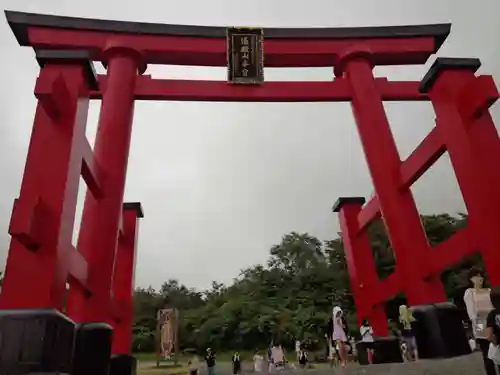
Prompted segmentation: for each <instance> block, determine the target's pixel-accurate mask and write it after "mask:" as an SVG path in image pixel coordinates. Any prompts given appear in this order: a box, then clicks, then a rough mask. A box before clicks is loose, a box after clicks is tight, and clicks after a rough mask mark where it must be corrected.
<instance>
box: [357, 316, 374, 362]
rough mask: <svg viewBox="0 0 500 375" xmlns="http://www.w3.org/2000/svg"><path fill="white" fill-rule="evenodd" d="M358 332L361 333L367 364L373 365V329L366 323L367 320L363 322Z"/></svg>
mask: <svg viewBox="0 0 500 375" xmlns="http://www.w3.org/2000/svg"><path fill="white" fill-rule="evenodd" d="M359 332H360V333H361V342H363V344H364V345H365V347H366V353H367V355H368V363H370V364H371V363H373V343H374V339H373V328H372V326H371V325H370V324H369V323H368V320H366V319H365V320H363V325H362V326H361V327H360V328H359Z"/></svg>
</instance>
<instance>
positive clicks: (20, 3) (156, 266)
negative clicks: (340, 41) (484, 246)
mask: <svg viewBox="0 0 500 375" xmlns="http://www.w3.org/2000/svg"><path fill="white" fill-rule="evenodd" d="M1 4H2V6H3V8H5V9H10V10H19V11H26V12H38V13H50V14H58V15H67V16H76V17H93V18H107V19H115V20H127V21H149V22H163V23H175V24H191V25H232V26H234V25H237V26H247V25H251V26H275V27H294V26H296V27H309V26H311V27H314V26H315V27H327V26H330V27H335V26H370V25H404V24H422V23H439V22H452V24H453V26H452V31H451V35H450V37H449V38H448V40H447V42H446V43H445V44H444V45H443V47H442V48H441V50H440V52H439V55H440V56H449V57H478V58H480V59H481V60H482V62H483V67H482V68H481V72H487V73H489V74H493V75H494V77H495V78H496V80H497V82H498V81H500V43H499V39H498V38H499V37H500V23H498V15H499V14H500V2H499V1H498V0H479V1H477V2H472V1H468V0H439V1H436V0H418V1H414V0H405V1H402V0H377V1H374V0H350V1H338V0H308V1H304V0H252V1H241V0H183V1H159V0H156V1H152V0H141V1H118V0H113V1H111V0H107V1H102V0H101V1H97V0H88V1H85V2H79V1H69V0H59V1H58V0H43V1H42V0H32V1H27V0H3V1H2V2H1ZM2 17H3V15H2ZM0 45H1V47H2V50H1V56H2V58H1V60H0V99H1V101H0V166H1V172H2V183H1V185H0V267H3V265H4V263H5V257H6V254H7V249H8V243H9V236H8V234H7V229H8V223H9V220H10V213H11V209H12V203H13V199H14V198H15V197H17V195H18V192H19V187H20V183H21V178H22V171H23V168H24V163H25V158H26V152H27V148H28V142H29V138H30V133H31V127H32V119H33V112H34V108H35V105H36V102H35V99H34V96H33V94H32V92H33V85H34V82H35V79H36V76H37V73H38V66H37V64H36V61H35V59H34V56H33V52H32V50H30V49H29V48H21V47H19V46H18V45H17V42H16V40H15V39H14V36H13V34H12V32H11V31H10V29H9V27H8V25H7V23H6V22H5V21H0ZM433 59H434V58H431V60H430V61H429V63H428V64H427V65H426V66H417V67H392V68H391V67H389V68H383V69H380V68H377V69H376V74H377V75H387V76H388V77H389V78H390V79H395V80H420V79H421V77H422V76H423V75H424V74H425V72H426V71H427V68H428V66H429V65H430V63H431V62H432V60H433ZM99 68H100V69H101V70H102V67H100V66H99ZM148 73H149V74H152V75H153V77H154V78H173V77H176V78H191V79H220V80H224V79H225V69H224V68H201V67H156V66H154V67H149V69H148ZM265 76H266V79H267V80H285V81H293V80H320V81H322V80H330V79H331V76H332V69H329V68H325V69H272V70H270V69H266V72H265ZM499 108H500V107H499V106H497V107H495V108H494V109H493V114H494V118H495V119H496V120H497V122H499V123H500V109H499ZM386 109H387V111H388V116H389V119H390V120H391V124H392V129H393V132H394V135H395V138H396V141H397V143H398V148H399V151H400V154H401V157H402V158H405V157H406V156H408V154H409V153H410V152H411V151H412V150H413V149H414V148H415V146H416V145H417V144H418V143H419V142H420V141H421V140H422V139H423V138H424V136H425V135H426V134H427V133H428V132H429V131H430V130H431V128H432V126H433V112H432V109H431V107H430V105H429V104H428V103H390V104H386ZM98 110H99V103H98V102H93V104H92V106H91V112H90V116H89V123H88V127H87V136H88V138H89V140H90V142H91V143H93V141H94V134H95V131H96V121H97V116H98ZM133 129H134V130H133V140H132V150H131V154H130V161H129V170H128V178H127V188H126V193H125V200H127V201H141V202H142V204H143V207H144V211H145V218H144V219H143V220H142V222H141V228H140V240H139V256H138V263H137V273H136V275H137V284H138V285H139V286H148V285H153V286H154V287H158V286H159V285H160V284H161V283H162V282H163V281H164V280H166V279H168V278H178V279H179V280H180V281H181V282H182V283H185V284H186V285H188V286H192V287H196V288H205V287H207V286H209V285H210V282H211V281H212V280H217V281H222V282H230V281H231V280H232V278H233V277H236V276H237V275H238V274H239V270H240V269H241V268H244V267H247V266H250V265H252V264H255V263H259V262H264V261H265V260H266V259H267V254H268V250H269V248H270V246H272V245H273V244H275V243H278V242H279V241H280V238H281V236H282V235H283V234H285V233H287V232H289V231H301V232H309V233H311V234H313V235H315V236H318V237H319V238H320V239H331V238H334V237H335V234H336V233H337V231H338V230H339V227H338V222H337V219H336V217H335V215H334V214H333V213H332V212H331V206H332V203H333V202H334V201H335V199H337V197H339V196H359V195H362V196H368V195H370V194H371V191H372V187H371V181H370V176H369V174H368V170H367V167H366V163H365V160H364V157H363V154H362V150H361V145H360V142H359V140H358V136H357V133H356V128H355V124H354V122H353V119H352V114H351V109H350V106H349V104H347V103H345V104H344V103H340V104H339V103H308V104H304V103H296V104H295V103H291V104H267V103H234V104H231V103H188V102H163V103H160V102H158V103H155V102H139V103H137V104H136V111H135V121H134V128H133ZM83 189H84V184H83V182H82V183H81V186H80V196H79V202H80V203H79V208H78V215H80V214H81V206H82V200H83V195H84V193H83V192H84V190H83ZM413 191H414V194H415V197H416V201H417V204H418V207H419V209H420V212H422V213H439V212H450V213H456V212H464V211H465V208H464V204H463V200H462V197H461V195H460V192H459V190H458V186H457V183H456V179H455V177H454V175H453V172H452V170H451V165H450V162H449V160H448V159H447V158H445V157H443V158H442V159H441V160H440V161H438V163H437V164H436V165H435V167H434V168H433V169H432V170H431V171H429V172H428V173H426V174H425V175H424V177H423V178H422V179H421V180H419V182H418V183H417V184H415V186H414V188H413ZM77 227H78V224H77ZM75 232H76V229H75Z"/></svg>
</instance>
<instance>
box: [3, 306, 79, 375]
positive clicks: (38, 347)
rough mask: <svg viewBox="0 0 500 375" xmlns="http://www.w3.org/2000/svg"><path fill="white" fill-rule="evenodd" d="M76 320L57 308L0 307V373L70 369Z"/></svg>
mask: <svg viewBox="0 0 500 375" xmlns="http://www.w3.org/2000/svg"><path fill="white" fill-rule="evenodd" d="M74 338H75V323H73V321H71V319H69V318H68V317H66V316H65V315H63V314H62V313H60V312H59V311H57V310H52V309H26V310H0V375H25V374H28V373H35V372H43V373H69V372H70V370H71V360H72V355H73V344H74Z"/></svg>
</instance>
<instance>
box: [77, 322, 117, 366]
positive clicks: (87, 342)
mask: <svg viewBox="0 0 500 375" xmlns="http://www.w3.org/2000/svg"><path fill="white" fill-rule="evenodd" d="M112 340H113V328H111V326H110V325H109V324H106V323H82V324H79V325H78V327H77V329H76V339H75V354H74V357H73V368H72V372H71V375H108V374H109V369H110V363H111V343H112Z"/></svg>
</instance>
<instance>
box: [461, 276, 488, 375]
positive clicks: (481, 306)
mask: <svg viewBox="0 0 500 375" xmlns="http://www.w3.org/2000/svg"><path fill="white" fill-rule="evenodd" d="M468 276H469V282H470V284H471V287H470V288H468V289H467V290H466V291H465V293H464V302H465V307H466V309H467V315H468V316H469V319H470V321H471V323H472V333H473V335H474V339H475V340H476V344H477V346H479V349H481V353H482V355H483V362H484V369H485V371H486V374H487V375H495V374H496V370H495V364H494V363H493V361H492V360H491V359H489V358H488V350H489V348H490V342H489V341H488V339H487V337H486V319H487V317H488V314H489V313H490V311H492V310H493V305H492V303H491V299H490V290H489V289H488V288H485V287H484V273H483V271H482V270H480V269H479V268H475V267H474V268H472V269H471V270H470V271H469V274H468Z"/></svg>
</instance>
